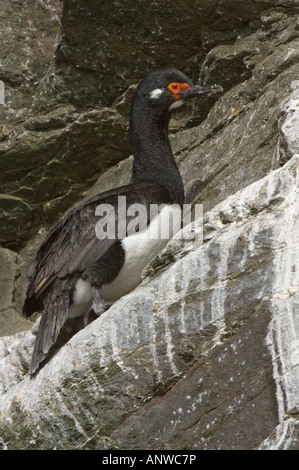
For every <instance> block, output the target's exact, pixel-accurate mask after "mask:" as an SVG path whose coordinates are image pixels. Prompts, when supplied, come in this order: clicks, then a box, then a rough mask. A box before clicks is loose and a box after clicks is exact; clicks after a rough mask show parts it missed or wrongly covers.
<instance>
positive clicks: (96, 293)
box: [83, 286, 114, 326]
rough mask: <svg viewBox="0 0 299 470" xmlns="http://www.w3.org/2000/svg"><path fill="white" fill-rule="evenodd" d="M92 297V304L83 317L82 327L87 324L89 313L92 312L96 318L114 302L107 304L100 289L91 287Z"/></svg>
mask: <svg viewBox="0 0 299 470" xmlns="http://www.w3.org/2000/svg"><path fill="white" fill-rule="evenodd" d="M91 290H92V295H93V303H92V306H91V307H90V309H89V310H88V311H87V312H86V313H85V315H84V320H83V321H84V326H86V325H87V324H88V320H89V315H90V313H91V312H94V313H95V314H96V315H97V316H98V317H99V316H100V315H101V314H102V313H103V312H105V310H107V309H108V308H109V307H111V305H113V304H114V302H107V301H106V300H105V299H104V298H103V293H102V289H101V288H100V287H96V286H92V288H91Z"/></svg>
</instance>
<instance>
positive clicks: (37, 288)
mask: <svg viewBox="0 0 299 470" xmlns="http://www.w3.org/2000/svg"><path fill="white" fill-rule="evenodd" d="M171 84H172V87H173V90H172V89H171V88H170V87H169V85H171ZM173 84H174V85H175V86H174V85H173ZM177 87H178V88H179V90H177ZM181 87H182V89H181ZM217 91H221V89H220V87H218V88H217V87H208V88H199V87H193V85H192V83H191V81H190V80H189V79H188V78H187V77H186V76H185V75H184V74H182V73H181V72H179V71H176V70H166V71H162V72H154V73H152V74H149V75H148V76H147V77H146V78H145V79H144V80H143V81H142V82H141V83H140V85H139V86H138V87H137V90H136V92H135V94H134V97H133V101H132V106H131V114H130V138H131V146H132V152H133V155H134V163H133V171H132V179H131V182H130V184H128V185H126V186H122V187H118V188H115V189H112V190H110V191H106V192H103V193H101V194H99V195H96V196H94V197H93V198H91V199H89V200H88V201H86V202H84V203H83V204H81V205H79V206H78V207H77V208H75V209H74V210H73V211H71V212H70V213H69V214H68V215H66V216H65V217H64V218H63V219H62V220H61V221H60V222H59V223H58V224H57V225H56V226H55V227H54V228H53V229H52V230H51V231H50V232H49V234H48V235H47V237H46V238H45V240H44V242H43V243H42V245H41V247H40V248H39V250H38V253H37V255H36V259H35V260H34V262H33V263H32V265H31V267H30V269H29V272H28V276H27V278H28V281H29V285H28V289H27V292H26V296H25V301H24V308H23V312H24V315H26V316H30V315H31V314H32V313H34V312H42V317H41V320H40V324H39V329H38V333H37V338H36V342H35V347H34V351H33V355H32V362H31V366H30V374H31V375H32V374H34V373H35V372H36V371H37V370H38V368H39V367H40V364H41V362H42V361H43V360H44V358H45V357H46V355H47V354H48V352H49V349H50V348H51V346H52V345H53V344H54V343H55V342H56V340H57V337H58V335H59V332H60V329H61V327H62V326H63V324H64V323H65V321H66V319H67V317H68V314H69V310H70V308H71V306H72V305H73V303H74V292H75V287H76V283H77V281H78V279H81V280H83V281H88V282H89V283H90V285H91V287H92V289H93V290H92V292H93V297H94V302H95V301H99V295H100V292H101V290H100V289H101V287H102V286H103V285H107V284H109V283H111V282H112V281H113V280H115V278H116V277H117V276H118V274H119V272H120V271H121V269H122V267H123V266H124V264H125V261H126V253H125V250H124V247H123V244H122V240H123V237H121V238H119V237H117V236H116V237H115V238H113V239H109V238H106V239H102V240H100V239H98V238H97V236H96V233H95V227H96V224H97V222H98V221H99V216H97V215H96V208H97V207H98V206H99V204H111V205H112V206H113V207H115V208H117V204H118V197H119V196H125V197H126V204H127V207H128V206H130V205H131V204H134V203H137V202H138V203H139V204H143V205H144V206H145V207H146V209H147V220H146V222H145V225H146V224H148V223H149V222H150V220H149V214H150V210H149V207H150V204H162V203H163V204H178V205H179V206H182V204H183V202H184V187H183V182H182V179H181V176H180V173H179V171H178V168H177V165H176V162H175V160H174V157H173V154H172V151H171V147H170V143H169V140H168V124H169V119H170V115H171V112H172V109H173V107H175V106H176V105H177V104H181V102H184V101H185V99H187V98H189V97H192V96H197V95H200V94H203V93H211V92H217ZM153 92H155V93H153ZM115 213H116V216H117V211H116V212H115ZM129 220H130V218H129V217H127V218H126V219H125V221H124V222H122V223H124V224H125V226H124V227H120V228H121V233H123V232H125V234H126V235H125V236H127V235H128V234H127V232H126V230H127V223H128V221H129ZM117 223H118V220H117V217H116V224H117ZM118 229H119V227H118ZM116 233H117V231H116ZM118 233H119V232H118ZM166 242H167V240H165V243H166ZM85 313H87V312H85ZM83 314H84V312H83Z"/></svg>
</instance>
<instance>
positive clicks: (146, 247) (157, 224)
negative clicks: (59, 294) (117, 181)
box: [68, 205, 181, 318]
mask: <svg viewBox="0 0 299 470" xmlns="http://www.w3.org/2000/svg"><path fill="white" fill-rule="evenodd" d="M180 228H181V210H180V207H179V206H177V205H165V206H164V207H163V209H162V210H161V211H160V212H159V213H158V214H157V215H156V216H155V217H154V218H153V220H152V221H151V223H150V225H149V226H148V227H147V228H146V229H145V230H143V231H141V232H138V233H134V234H132V235H130V236H129V237H127V238H124V239H123V240H122V241H121V243H122V247H123V249H124V251H125V263H124V265H123V267H122V269H121V270H120V272H119V274H118V276H117V277H116V278H115V279H114V281H112V283H111V284H103V286H102V293H103V298H104V299H105V300H107V301H115V300H118V299H119V298H120V297H122V296H123V295H125V294H128V293H129V292H130V291H131V290H133V289H134V288H135V287H136V286H138V284H140V281H141V273H142V270H143V269H144V268H145V266H146V265H147V264H148V263H149V262H150V261H151V260H152V259H153V258H154V257H155V256H157V255H158V254H159V253H160V251H161V250H162V249H163V248H164V246H165V245H166V244H167V242H168V240H169V239H170V238H172V237H173V235H174V234H175V233H176V232H177V231H178V230H179V229H180ZM92 301H93V298H92V290H91V285H90V282H89V281H88V280H83V279H78V281H77V283H76V286H75V290H74V295H73V304H72V306H71V307H70V308H69V314H68V316H69V317H71V318H73V317H78V316H81V315H84V314H85V313H86V312H87V310H88V309H89V308H90V307H91V304H92Z"/></svg>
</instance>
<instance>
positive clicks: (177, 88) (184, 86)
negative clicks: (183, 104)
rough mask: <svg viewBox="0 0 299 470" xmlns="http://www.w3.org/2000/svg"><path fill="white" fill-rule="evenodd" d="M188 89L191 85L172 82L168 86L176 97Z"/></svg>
mask: <svg viewBox="0 0 299 470" xmlns="http://www.w3.org/2000/svg"><path fill="white" fill-rule="evenodd" d="M187 88H190V85H188V83H178V82H172V83H170V84H169V85H168V89H169V90H170V91H171V92H172V93H173V94H174V95H176V94H177V93H179V92H180V91H183V90H186V89H187Z"/></svg>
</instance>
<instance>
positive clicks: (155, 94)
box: [150, 88, 164, 100]
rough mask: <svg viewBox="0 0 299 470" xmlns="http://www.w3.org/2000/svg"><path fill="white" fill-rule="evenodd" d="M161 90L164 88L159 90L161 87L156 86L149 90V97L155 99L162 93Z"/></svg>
mask: <svg viewBox="0 0 299 470" xmlns="http://www.w3.org/2000/svg"><path fill="white" fill-rule="evenodd" d="M163 91H164V90H161V88H156V89H155V90H153V91H151V94H150V97H151V98H152V99H153V100H156V99H158V98H159V97H160V96H161V95H162V93H163Z"/></svg>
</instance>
